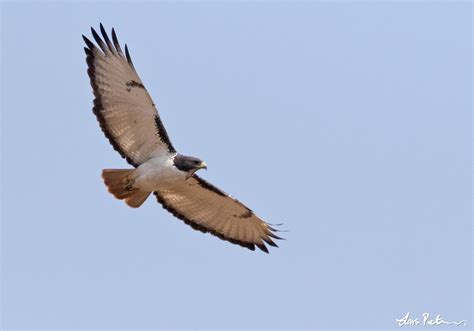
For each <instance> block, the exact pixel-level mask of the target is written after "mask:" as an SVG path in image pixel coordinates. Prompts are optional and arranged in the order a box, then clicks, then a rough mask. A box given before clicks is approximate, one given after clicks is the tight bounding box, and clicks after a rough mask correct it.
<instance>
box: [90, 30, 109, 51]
mask: <svg viewBox="0 0 474 331" xmlns="http://www.w3.org/2000/svg"><path fill="white" fill-rule="evenodd" d="M91 32H92V36H93V37H94V39H95V41H96V43H97V44H98V45H99V47H100V49H102V51H103V52H104V53H106V52H107V46H106V45H105V44H104V41H103V40H102V38H100V36H99V34H98V33H97V32H96V31H95V30H94V28H93V27H91Z"/></svg>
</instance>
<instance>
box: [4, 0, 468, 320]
mask: <svg viewBox="0 0 474 331" xmlns="http://www.w3.org/2000/svg"><path fill="white" fill-rule="evenodd" d="M471 7H472V5H471V3H470V2H468V1H465V2H447V1H446V2H424V1H420V2H408V1H406V2H379V1H364V2H344V1H338V2H309V1H301V2H275V3H270V2H262V1H260V2H250V1H249V2H237V1H235V2H229V3H224V2H212V1H210V2H187V1H183V2H155V3H153V2H146V3H131V2H130V3H113V4H112V3H111V2H102V3H101V4H93V3H89V2H84V3H75V4H68V5H66V4H64V3H57V2H56V3H55V2H44V3H39V2H38V3H12V2H7V3H5V2H3V3H2V54H1V56H2V61H1V63H2V89H1V91H2V240H1V244H2V246H1V248H2V254H1V256H2V291H1V298H2V326H3V328H4V329H12V328H23V329H32V328H42V329H52V328H62V329H64V328H74V329H83V328H94V329H104V328H109V329H114V328H129V329H138V328H148V329H159V328H192V327H194V328H270V329H273V328H318V329H324V328H339V329H343V328H346V329H354V328H363V329H365V328H396V323H395V319H396V318H400V317H402V316H403V315H404V314H406V312H411V314H412V316H413V317H419V316H420V314H421V313H423V312H430V313H431V314H433V315H436V314H441V315H442V316H443V318H444V319H445V320H452V321H457V320H463V319H465V320H467V321H468V323H469V324H468V326H466V327H471V326H472V268H471V267H472V223H471V216H472V215H471V213H472V209H471V207H472V206H471V203H472V201H471V199H472V197H471V183H472V179H471V151H472V146H471V140H472V136H471V125H472V120H471V110H472V99H471V96H472V48H471V43H472V32H471V21H472V8H471ZM99 22H102V23H104V25H105V26H106V27H107V29H110V28H111V27H112V26H113V27H115V29H116V30H117V33H118V36H119V40H120V41H121V42H122V43H125V42H126V43H128V45H129V48H130V51H131V54H132V58H133V60H134V63H135V66H136V68H137V70H138V72H139V74H140V76H141V78H142V80H143V81H144V83H145V85H146V87H147V89H148V90H149V91H150V93H151V94H152V97H153V99H154V101H155V103H156V104H157V106H158V108H159V111H160V114H161V117H162V120H163V121H164V124H165V126H166V128H167V130H168V133H169V135H170V137H171V139H172V141H173V143H174V145H175V147H176V148H177V149H178V150H179V151H180V152H182V153H184V154H188V155H195V156H198V157H200V158H202V159H203V160H205V161H206V163H207V164H208V166H209V170H208V171H207V172H205V173H202V175H203V176H204V177H205V178H206V179H208V180H209V181H211V182H212V183H214V184H215V185H217V186H218V187H220V188H222V189H223V190H225V191H227V192H229V193H231V194H232V195H234V196H236V197H237V198H239V199H240V200H241V201H243V202H245V203H246V204H248V205H249V206H250V207H251V208H252V209H253V210H255V212H257V213H258V214H259V215H261V216H262V217H264V218H265V219H266V220H268V221H269V222H271V223H280V222H283V223H284V226H283V227H284V228H285V229H288V230H289V232H287V233H285V234H284V237H286V238H287V240H286V241H281V242H279V244H280V248H278V249H272V250H271V252H270V254H269V255H267V254H263V253H260V252H251V251H248V250H245V249H242V248H240V247H237V246H234V245H231V244H228V243H226V242H223V241H220V240H218V239H216V238H214V237H211V236H209V235H204V234H201V233H199V232H195V231H193V230H192V229H191V228H190V227H188V226H186V225H185V224H183V223H182V222H181V221H179V220H177V219H174V218H173V217H172V216H171V215H170V214H168V213H167V212H166V211H164V210H163V209H162V208H161V206H160V205H159V204H158V203H157V202H156V201H155V200H154V199H153V198H151V199H149V201H147V202H146V203H145V205H144V206H142V207H141V208H140V209H137V210H134V209H131V208H128V207H126V205H125V204H124V203H123V202H120V201H118V200H115V199H114V198H113V197H112V196H111V195H110V194H108V193H107V191H106V189H105V187H104V185H103V183H102V180H101V178H100V172H101V169H102V168H126V167H128V165H127V164H126V162H125V161H124V160H122V159H121V158H120V156H119V155H118V154H117V153H116V152H115V151H113V149H112V148H111V146H110V145H109V143H108V142H107V140H106V139H105V138H104V137H103V134H102V132H101V131H100V129H99V126H98V124H97V123H96V120H95V118H94V116H93V115H92V112H91V107H92V92H91V88H90V85H89V81H88V77H87V74H86V64H85V55H84V53H83V50H82V48H83V42H82V39H81V34H86V35H90V32H89V27H90V26H91V25H92V26H95V27H98V24H99Z"/></svg>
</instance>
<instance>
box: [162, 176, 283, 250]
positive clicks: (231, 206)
mask: <svg viewBox="0 0 474 331" xmlns="http://www.w3.org/2000/svg"><path fill="white" fill-rule="evenodd" d="M154 193H155V195H156V197H157V199H158V202H160V203H161V204H162V205H163V208H165V209H166V210H168V211H169V212H170V213H172V214H173V215H174V216H176V217H177V218H179V219H181V220H183V221H184V222H185V223H186V224H188V225H190V226H191V227H192V228H193V229H195V230H199V231H202V232H209V233H211V234H213V235H215V236H217V237H219V238H221V239H223V240H227V241H229V242H231V243H233V244H237V245H240V246H243V247H247V248H248V249H251V250H255V246H257V247H258V248H260V249H261V250H262V251H264V252H266V253H268V249H267V247H266V246H265V243H267V244H269V245H270V246H275V247H278V246H277V245H276V244H275V243H274V242H273V240H272V239H271V238H275V239H281V238H280V237H277V236H276V235H275V234H274V232H275V231H276V230H275V229H274V228H272V227H271V226H270V225H268V224H267V223H265V222H264V221H263V220H262V219H260V218H259V217H258V216H257V215H255V214H254V213H253V211H252V210H250V209H249V208H247V207H246V206H245V205H243V204H242V203H241V202H239V201H238V200H236V199H234V198H233V197H231V196H230V195H228V194H226V193H224V192H222V191H221V190H219V189H218V188H217V187H215V186H213V185H212V184H210V183H208V182H206V181H205V180H204V179H202V178H200V177H198V176H197V175H193V176H192V177H191V178H189V179H188V180H186V181H183V182H182V183H181V184H180V185H178V186H174V187H173V188H171V189H167V190H161V191H157V192H154Z"/></svg>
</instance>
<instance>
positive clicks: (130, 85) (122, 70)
mask: <svg viewBox="0 0 474 331" xmlns="http://www.w3.org/2000/svg"><path fill="white" fill-rule="evenodd" d="M91 31H92V36H93V37H94V39H95V42H96V43H97V45H98V47H97V46H96V45H95V44H94V43H93V42H92V41H90V40H89V39H87V38H86V37H85V36H82V37H83V39H84V42H85V43H86V46H87V47H84V50H85V52H86V62H87V66H88V70H87V73H88V74H89V78H90V83H91V85H92V89H93V92H94V96H95V99H94V106H93V112H94V114H95V116H96V117H97V120H98V122H99V124H100V127H101V129H102V131H103V132H104V134H105V136H106V137H107V138H108V140H109V142H110V143H111V144H112V146H113V147H114V149H115V150H116V151H117V152H119V153H120V155H121V156H122V157H123V158H125V159H126V160H127V162H128V163H129V164H130V165H132V166H133V167H134V168H132V169H104V170H102V178H103V180H104V182H105V185H106V186H107V188H108V190H109V192H110V193H112V194H113V195H114V196H115V197H116V198H117V199H121V200H125V203H126V204H127V205H129V206H130V207H134V208H137V207H140V206H141V204H142V203H143V202H144V201H145V200H146V199H147V198H148V196H149V195H150V194H151V193H153V194H154V195H155V196H156V199H157V200H158V202H159V203H160V204H161V205H162V206H163V208H164V209H166V210H167V211H169V212H170V213H171V214H173V215H174V216H176V217H177V218H179V219H181V220H183V221H184V222H185V223H186V224H188V225H190V226H191V227H192V228H193V229H195V230H199V231H202V232H205V233H206V232H209V233H210V234H212V235H214V236H217V237H219V238H220V239H223V240H226V241H229V242H231V243H233V244H237V245H240V246H243V247H246V248H248V249H250V250H255V246H257V247H258V248H260V249H261V250H262V251H264V252H267V253H268V249H267V247H266V246H265V243H266V244H268V245H270V246H275V247H277V245H276V244H275V243H274V241H273V240H272V238H274V239H281V238H279V237H278V236H276V235H275V232H276V231H277V230H276V229H274V228H273V227H271V226H270V225H269V224H268V223H266V222H265V221H263V220H262V219H261V218H260V217H258V216H257V215H255V213H254V212H253V211H252V210H251V209H249V208H248V207H247V206H245V205H244V204H242V203H241V202H239V201H238V200H236V199H235V198H233V197H232V196H230V195H228V194H227V193H225V192H223V191H222V190H220V189H218V188H217V187H215V186H214V185H212V184H210V183H208V182H207V181H205V180H204V179H202V178H201V177H199V176H198V175H196V174H195V172H196V171H197V170H199V169H203V168H204V169H207V165H206V163H204V162H203V161H201V160H200V159H198V158H196V157H191V156H185V155H182V154H180V153H178V152H177V151H176V149H175V148H174V146H173V144H172V143H171V140H170V138H169V137H168V134H167V133H166V130H165V127H164V126H163V123H162V122H161V120H160V116H159V115H158V111H157V109H156V106H155V104H154V103H153V100H152V99H151V97H150V95H149V94H148V92H147V90H146V88H145V86H144V85H143V82H142V80H141V79H140V77H139V76H138V73H137V71H136V70H135V67H134V65H133V63H132V59H131V58H130V53H129V51H128V48H127V45H125V53H124V52H123V51H122V48H121V47H120V44H119V42H118V39H117V35H116V34H115V31H114V29H112V41H111V40H110V39H109V36H108V35H107V33H106V31H105V29H104V27H103V26H102V24H100V32H101V34H102V38H101V37H100V36H99V34H98V33H97V32H96V31H95V30H94V29H93V28H91Z"/></svg>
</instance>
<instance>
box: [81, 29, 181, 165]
mask: <svg viewBox="0 0 474 331" xmlns="http://www.w3.org/2000/svg"><path fill="white" fill-rule="evenodd" d="M91 30H92V35H93V37H94V39H95V41H96V43H97V45H98V46H99V47H100V49H99V48H98V47H96V46H95V45H94V43H92V42H91V41H90V40H89V39H87V38H86V37H84V36H82V37H83V39H84V41H85V43H86V45H87V47H84V50H85V52H86V55H87V58H86V61H87V65H88V67H89V69H88V70H87V72H88V74H89V77H90V81H91V85H92V89H93V90H94V96H95V99H94V108H93V111H94V114H95V116H96V117H97V120H98V121H99V123H100V127H101V128H102V131H103V132H104V134H105V136H106V137H107V138H108V139H109V141H110V143H111V144H112V146H113V147H114V149H115V150H117V151H118V152H119V153H120V155H121V156H122V157H124V158H125V159H127V161H128V163H130V164H131V165H133V166H135V167H137V166H139V165H140V164H142V163H143V162H145V161H147V160H149V159H150V158H153V157H156V156H160V155H163V154H166V153H169V154H171V153H174V152H175V149H174V147H173V145H172V144H171V141H170V139H169V138H168V134H167V133H166V130H165V128H164V126H163V124H162V123H161V120H160V117H159V115H158V112H157V110H156V108H155V104H154V103H153V101H152V99H151V97H150V95H149V94H148V92H147V90H146V89H145V86H144V85H143V83H142V81H141V79H140V77H138V74H137V72H136V71H135V68H134V66H133V63H132V60H131V58H130V54H129V52H128V48H127V45H125V55H124V54H123V52H122V49H121V48H120V44H119V42H118V40H117V35H116V34H115V31H114V29H112V40H113V44H112V42H111V41H110V39H109V37H108V35H107V33H106V32H105V30H104V27H103V26H102V24H100V31H101V34H102V37H103V38H104V40H105V42H104V40H102V39H101V37H100V36H99V35H98V34H97V32H96V31H95V30H94V29H93V28H91Z"/></svg>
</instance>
